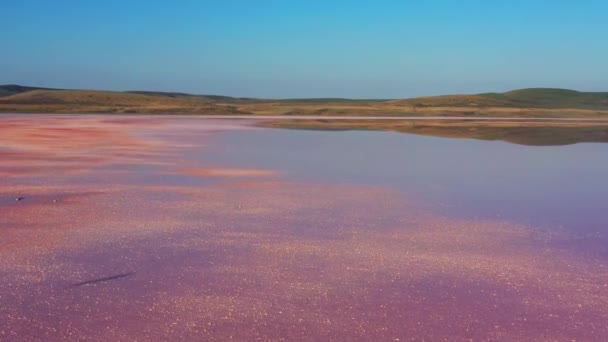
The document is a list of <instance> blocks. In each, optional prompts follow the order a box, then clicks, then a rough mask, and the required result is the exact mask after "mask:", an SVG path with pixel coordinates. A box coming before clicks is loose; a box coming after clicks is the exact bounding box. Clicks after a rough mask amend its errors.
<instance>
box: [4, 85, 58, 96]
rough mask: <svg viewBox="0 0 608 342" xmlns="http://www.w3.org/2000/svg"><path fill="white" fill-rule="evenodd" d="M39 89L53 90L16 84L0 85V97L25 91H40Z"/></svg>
mask: <svg viewBox="0 0 608 342" xmlns="http://www.w3.org/2000/svg"><path fill="white" fill-rule="evenodd" d="M40 89H46V90H54V89H50V88H39V87H24V86H20V85H16V84H6V85H0V97H3V96H10V95H15V94H19V93H23V92H26V91H31V90H40Z"/></svg>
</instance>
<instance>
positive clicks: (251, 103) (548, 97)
mask: <svg viewBox="0 0 608 342" xmlns="http://www.w3.org/2000/svg"><path fill="white" fill-rule="evenodd" d="M0 112H15V113H20V112H34V113H77V112H79V113H192V114H259V115H323V116H334V115H348V116H494V117H497V116H517V117H520V116H521V117H534V116H537V117H538V116H552V117H564V116H575V117H598V116H606V115H608V93H590V92H578V91H574V90H565V89H543V88H538V89H522V90H515V91H510V92H506V93H486V94H478V95H447V96H433V97H419V98H412V99H401V100H373V99H369V100H352V99H342V98H316V99H282V100H271V99H251V98H235V97H228V96H217V95H193V94H187V93H178V92H155V91H131V92H112V91H93V90H61V89H48V88H37V87H23V86H18V85H6V86H0Z"/></svg>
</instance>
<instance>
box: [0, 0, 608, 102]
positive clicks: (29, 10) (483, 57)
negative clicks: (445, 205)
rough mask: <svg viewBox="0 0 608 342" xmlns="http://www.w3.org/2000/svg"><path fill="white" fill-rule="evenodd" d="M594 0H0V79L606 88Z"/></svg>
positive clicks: (604, 22) (395, 91) (112, 85)
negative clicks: (0, 0)
mask: <svg viewBox="0 0 608 342" xmlns="http://www.w3.org/2000/svg"><path fill="white" fill-rule="evenodd" d="M607 18H608V1H606V0H568V1H566V0H544V1H541V0H502V1H493V0H492V1H491V0H484V1H482V0H478V1H474V0H460V1H456V0H443V1H441V0H435V1H433V0H431V1H421V0H416V1H407V0H401V1H397V0H395V1H390V0H385V1H382V0H376V1H372V0H368V1H364V0H344V1H340V0H335V1H331V0H283V1H280V0H276V1H272V0H258V1H256V0H215V1H205V0H199V1H194V0H193V1H189V0H182V1H169V0H167V1H155V0H140V1H138V0H131V1H127V0H122V1H118V0H103V1H101V0H98V1H94V0H71V1H70V0H52V1H50V0H38V1H35V0H14V1H8V0H2V2H1V3H0V84H3V83H19V84H26V85H38V86H50V87H66V88H94V89H112V90H133V89H138V90H163V91H183V92H192V93H205V94H223V95H237V96H256V97H353V98H397V97H410V96H418V95H435V94H445V93H475V92H485V91H503V90H509V89H514V88H523V87H561V88H575V89H579V90H591V91H600V90H604V91H608V19H607Z"/></svg>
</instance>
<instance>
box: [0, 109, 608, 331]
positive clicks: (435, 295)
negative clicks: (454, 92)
mask: <svg viewBox="0 0 608 342" xmlns="http://www.w3.org/2000/svg"><path fill="white" fill-rule="evenodd" d="M252 125H253V123H252V122H250V121H228V120H201V119H200V118H192V117H189V118H180V117H160V116H159V117H135V116H133V117H127V116H125V117H122V116H103V115H99V116H58V115H57V116H56V115H48V116H27V115H15V116H0V157H1V158H0V341H2V342H4V341H24V340H28V341H29V340H32V341H66V340H67V341H82V340H87V341H133V340H137V341H200V340H221V341H223V340H238V341H252V340H260V341H272V340H279V341H284V340H322V341H325V340H337V341H339V340H348V341H351V340H352V341H397V340H400V341H404V340H430V341H443V340H449V341H452V340H455V341H471V340H474V341H539V340H541V341H553V340H581V341H603V340H605V338H604V337H605V336H606V335H607V334H608V326H606V324H605V322H607V321H608V263H607V262H606V261H607V260H608V253H607V246H608V239H607V236H608V227H607V225H606V222H608V220H607V219H606V217H605V212H607V210H606V209H607V206H606V203H608V183H607V182H605V179H604V178H605V175H607V174H608V153H606V149H607V148H608V145H603V144H578V145H571V146H560V147H529V146H520V145H514V144H509V143H503V142H488V141H479V140H458V139H443V138H430V137H423V136H415V135H407V134H398V133H388V132H356V131H352V132H315V131H295V130H277V129H258V128H255V127H253V126H252Z"/></svg>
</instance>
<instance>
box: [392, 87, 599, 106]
mask: <svg viewBox="0 0 608 342" xmlns="http://www.w3.org/2000/svg"><path fill="white" fill-rule="evenodd" d="M393 103H395V104H401V105H410V106H416V107H507V108H573V109H574V108H579V109H606V108H608V92H601V93H600V92H598V93H593V92H580V91H576V90H568V89H550V88H530V89H520V90H513V91H509V92H506V93H484V94H477V95H447V96H432V97H419V98H412V99H405V100H395V101H393Z"/></svg>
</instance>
